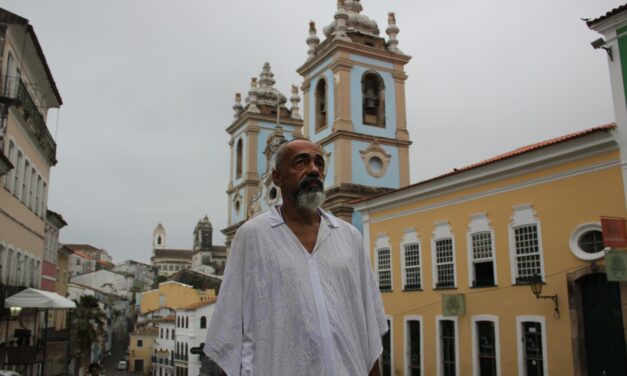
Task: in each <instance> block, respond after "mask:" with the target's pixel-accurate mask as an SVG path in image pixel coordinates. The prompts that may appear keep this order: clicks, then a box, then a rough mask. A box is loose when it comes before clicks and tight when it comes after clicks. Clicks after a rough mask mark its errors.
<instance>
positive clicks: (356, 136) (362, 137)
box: [317, 130, 412, 147]
mask: <svg viewBox="0 0 627 376" xmlns="http://www.w3.org/2000/svg"><path fill="white" fill-rule="evenodd" d="M339 139H350V140H356V141H365V142H368V143H370V142H372V141H374V140H376V141H377V142H378V143H380V144H385V145H394V146H407V147H409V145H411V144H412V142H411V141H408V140H398V139H395V138H387V137H379V136H372V135H366V134H363V133H357V132H353V131H345V130H336V131H334V132H333V133H331V134H330V135H328V136H327V137H325V138H323V139H322V140H320V141H318V142H317V143H318V144H320V145H326V144H329V143H331V142H333V141H337V140H339Z"/></svg>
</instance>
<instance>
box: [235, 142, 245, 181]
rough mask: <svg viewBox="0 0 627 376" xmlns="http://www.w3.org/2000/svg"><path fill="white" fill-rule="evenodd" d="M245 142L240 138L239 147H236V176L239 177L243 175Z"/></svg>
mask: <svg viewBox="0 0 627 376" xmlns="http://www.w3.org/2000/svg"><path fill="white" fill-rule="evenodd" d="M243 148H244V146H243V142H242V139H241V138H240V140H239V141H237V147H236V149H235V178H236V179H239V178H241V177H242V152H243V150H242V149H243Z"/></svg>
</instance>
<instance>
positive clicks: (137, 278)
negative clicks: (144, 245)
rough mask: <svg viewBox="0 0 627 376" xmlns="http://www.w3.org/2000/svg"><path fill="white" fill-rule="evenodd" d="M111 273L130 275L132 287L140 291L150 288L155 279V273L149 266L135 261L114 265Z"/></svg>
mask: <svg viewBox="0 0 627 376" xmlns="http://www.w3.org/2000/svg"><path fill="white" fill-rule="evenodd" d="M111 271H113V272H118V273H127V274H130V275H132V276H133V278H134V281H133V284H134V286H133V287H134V288H135V289H137V290H142V291H145V290H149V289H150V288H152V285H153V283H154V279H155V272H154V269H153V267H152V266H151V265H148V264H144V263H142V262H139V261H135V260H126V261H124V262H122V263H119V264H116V265H115V266H114V267H113V269H111Z"/></svg>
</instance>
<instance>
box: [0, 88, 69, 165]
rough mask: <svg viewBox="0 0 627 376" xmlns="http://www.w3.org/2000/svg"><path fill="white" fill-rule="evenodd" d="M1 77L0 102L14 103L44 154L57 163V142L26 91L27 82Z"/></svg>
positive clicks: (53, 162) (8, 104) (7, 104)
mask: <svg viewBox="0 0 627 376" xmlns="http://www.w3.org/2000/svg"><path fill="white" fill-rule="evenodd" d="M1 79H2V80H1V81H2V90H1V91H0V102H2V103H4V104H5V105H6V106H12V105H15V106H16V107H17V108H18V109H20V110H21V113H22V116H23V117H24V120H26V123H27V124H28V129H27V131H28V132H29V133H31V135H32V136H33V137H34V138H35V139H36V140H37V141H38V142H39V146H40V147H41V149H42V152H43V153H44V155H46V157H48V159H49V161H50V162H51V163H52V164H53V165H55V164H56V163H57V159H56V154H57V144H56V143H55V142H54V139H53V138H52V135H51V134H50V132H49V131H48V127H47V126H46V121H45V120H44V116H43V115H42V111H40V109H39V106H38V105H37V103H36V102H35V100H34V98H33V96H32V95H31V93H30V92H29V91H28V88H27V84H25V83H24V81H22V79H21V78H20V77H9V76H2V77H1Z"/></svg>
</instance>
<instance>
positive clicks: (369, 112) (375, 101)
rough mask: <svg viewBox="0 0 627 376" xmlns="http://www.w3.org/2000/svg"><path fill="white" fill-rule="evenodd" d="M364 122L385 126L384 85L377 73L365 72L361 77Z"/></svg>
mask: <svg viewBox="0 0 627 376" xmlns="http://www.w3.org/2000/svg"><path fill="white" fill-rule="evenodd" d="M361 94H362V110H363V120H364V124H367V125H373V126H375V127H381V128H385V101H384V99H385V85H384V84H383V79H381V76H379V75H378V74H377V73H374V72H366V73H365V74H364V76H363V77H362V79H361Z"/></svg>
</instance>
